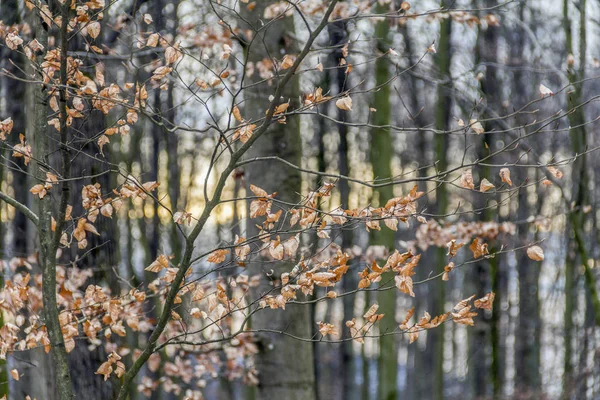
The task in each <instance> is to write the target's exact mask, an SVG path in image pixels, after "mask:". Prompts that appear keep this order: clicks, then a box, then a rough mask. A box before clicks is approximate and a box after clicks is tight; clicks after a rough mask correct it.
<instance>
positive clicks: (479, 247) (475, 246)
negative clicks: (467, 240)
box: [469, 238, 490, 258]
mask: <svg viewBox="0 0 600 400" xmlns="http://www.w3.org/2000/svg"><path fill="white" fill-rule="evenodd" d="M469 250H471V251H472V252H473V258H479V257H482V256H484V255H486V254H490V252H489V250H488V245H487V243H483V241H481V239H479V238H475V239H474V240H473V243H471V245H470V246H469Z"/></svg>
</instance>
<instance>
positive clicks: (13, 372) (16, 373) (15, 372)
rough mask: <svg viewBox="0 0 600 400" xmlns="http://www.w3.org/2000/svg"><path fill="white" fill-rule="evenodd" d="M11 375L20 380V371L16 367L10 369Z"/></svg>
mask: <svg viewBox="0 0 600 400" xmlns="http://www.w3.org/2000/svg"><path fill="white" fill-rule="evenodd" d="M10 376H11V377H12V378H13V379H14V380H15V381H18V380H19V371H17V370H16V369H11V370H10Z"/></svg>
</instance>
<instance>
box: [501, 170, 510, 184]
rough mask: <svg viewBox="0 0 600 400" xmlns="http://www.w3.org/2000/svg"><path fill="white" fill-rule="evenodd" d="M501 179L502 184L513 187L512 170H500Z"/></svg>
mask: <svg viewBox="0 0 600 400" xmlns="http://www.w3.org/2000/svg"><path fill="white" fill-rule="evenodd" d="M500 179H502V182H504V183H506V184H508V186H512V184H513V183H512V181H511V180H510V170H509V169H508V168H502V169H501V170H500Z"/></svg>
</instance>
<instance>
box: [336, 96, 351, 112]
mask: <svg viewBox="0 0 600 400" xmlns="http://www.w3.org/2000/svg"><path fill="white" fill-rule="evenodd" d="M335 105H336V107H337V108H339V109H340V110H344V111H350V110H352V99H351V98H350V96H344V97H342V98H341V99H338V100H337V101H336V102H335Z"/></svg>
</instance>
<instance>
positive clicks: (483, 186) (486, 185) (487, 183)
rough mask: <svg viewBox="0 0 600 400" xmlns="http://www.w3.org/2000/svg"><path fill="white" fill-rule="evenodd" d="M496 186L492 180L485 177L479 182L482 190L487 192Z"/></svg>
mask: <svg viewBox="0 0 600 400" xmlns="http://www.w3.org/2000/svg"><path fill="white" fill-rule="evenodd" d="M495 187H496V186H494V185H493V184H492V183H491V182H490V181H488V180H487V179H485V178H483V179H482V180H481V183H480V184H479V190H480V191H481V192H484V193H485V192H487V191H488V190H490V189H493V188H495Z"/></svg>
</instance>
